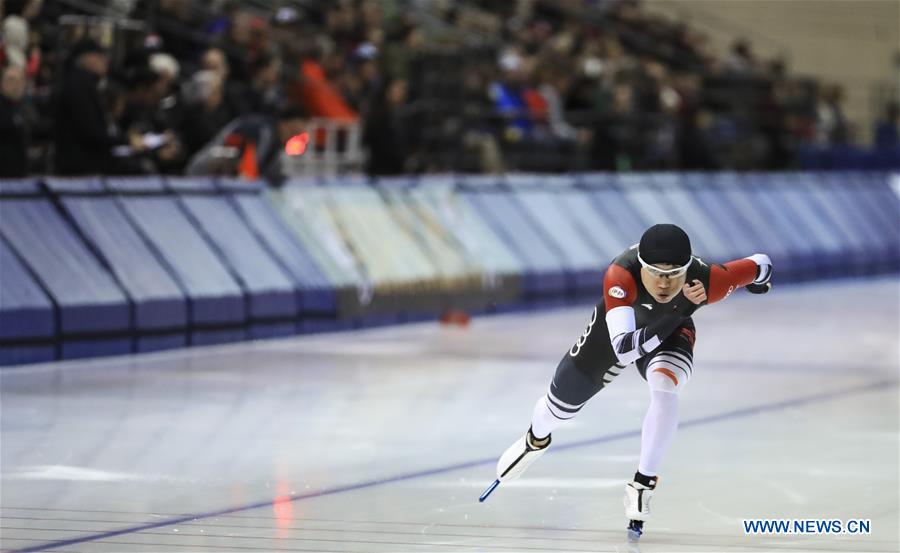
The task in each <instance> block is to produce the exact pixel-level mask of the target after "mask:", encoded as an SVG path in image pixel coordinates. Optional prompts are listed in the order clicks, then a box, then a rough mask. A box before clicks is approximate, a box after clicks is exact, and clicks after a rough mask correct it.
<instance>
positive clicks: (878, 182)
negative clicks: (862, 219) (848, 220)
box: [852, 172, 900, 243]
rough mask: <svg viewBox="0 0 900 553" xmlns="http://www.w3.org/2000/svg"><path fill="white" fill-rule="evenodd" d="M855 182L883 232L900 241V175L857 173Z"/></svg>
mask: <svg viewBox="0 0 900 553" xmlns="http://www.w3.org/2000/svg"><path fill="white" fill-rule="evenodd" d="M852 175H853V181H855V182H856V183H857V184H858V185H859V186H860V188H861V189H862V191H863V194H862V196H861V198H860V199H861V200H862V201H864V202H866V205H867V206H868V210H869V212H870V213H871V216H872V217H874V218H877V219H878V220H879V226H880V227H881V228H882V229H883V231H882V232H884V233H886V234H887V235H888V236H891V237H893V238H894V241H895V243H896V242H897V241H898V240H900V198H898V196H897V194H898V190H897V186H898V184H897V182H898V180H900V174H898V173H893V174H892V173H878V172H870V173H855V174H852Z"/></svg>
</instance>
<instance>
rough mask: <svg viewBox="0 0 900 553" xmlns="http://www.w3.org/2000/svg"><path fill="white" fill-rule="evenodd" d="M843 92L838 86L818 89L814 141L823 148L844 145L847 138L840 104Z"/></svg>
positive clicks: (847, 133)
mask: <svg viewBox="0 0 900 553" xmlns="http://www.w3.org/2000/svg"><path fill="white" fill-rule="evenodd" d="M843 101H844V91H843V89H842V88H841V87H840V86H838V85H827V86H823V87H822V88H820V89H819V99H818V103H817V104H816V141H817V142H818V143H819V144H820V145H823V146H829V145H836V144H844V143H846V142H847V138H848V137H849V130H848V128H847V119H846V118H845V117H844V109H843V107H842V105H841V104H842V103H843Z"/></svg>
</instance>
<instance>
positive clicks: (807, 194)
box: [787, 173, 878, 276]
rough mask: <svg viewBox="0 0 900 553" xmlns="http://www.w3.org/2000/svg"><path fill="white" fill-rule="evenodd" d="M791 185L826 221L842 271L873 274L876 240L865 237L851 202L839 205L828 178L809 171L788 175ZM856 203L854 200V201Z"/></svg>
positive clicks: (875, 262) (845, 272)
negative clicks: (854, 216) (838, 246)
mask: <svg viewBox="0 0 900 553" xmlns="http://www.w3.org/2000/svg"><path fill="white" fill-rule="evenodd" d="M787 178H788V179H789V182H790V185H791V186H792V187H796V188H797V189H798V191H799V192H800V193H801V194H802V195H803V197H804V198H805V199H806V202H807V204H808V205H809V206H811V207H813V208H814V209H815V210H816V214H817V218H818V219H820V220H821V221H822V222H823V223H824V224H826V225H827V226H828V228H829V230H830V231H831V233H832V234H833V235H834V236H835V238H836V239H837V240H838V242H839V244H840V247H841V252H842V258H843V272H844V274H845V275H846V276H852V275H865V274H872V273H875V272H878V271H877V268H876V265H877V255H876V254H875V250H876V249H877V242H872V241H871V240H869V239H867V238H866V232H865V230H864V229H863V228H861V227H860V226H859V225H858V224H857V223H856V221H855V220H854V218H853V216H852V215H853V212H852V211H851V207H850V206H846V205H841V204H840V202H839V201H838V197H837V194H836V193H835V192H834V191H833V190H832V188H831V187H830V186H829V185H828V183H827V182H824V181H823V180H821V179H819V178H817V177H816V176H815V175H810V174H808V173H796V174H791V175H788V176H787ZM854 203H855V202H854Z"/></svg>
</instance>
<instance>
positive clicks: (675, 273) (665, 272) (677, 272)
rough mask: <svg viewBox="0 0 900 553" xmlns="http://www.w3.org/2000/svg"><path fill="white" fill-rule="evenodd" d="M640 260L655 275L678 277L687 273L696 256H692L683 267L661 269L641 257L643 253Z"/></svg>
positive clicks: (639, 255)
mask: <svg viewBox="0 0 900 553" xmlns="http://www.w3.org/2000/svg"><path fill="white" fill-rule="evenodd" d="M638 261H640V262H641V267H643V268H645V269H647V271H648V272H649V273H650V274H651V275H653V276H657V277H667V278H678V277H680V276H682V275H685V274H687V270H688V267H690V266H691V263H693V262H694V258H693V257H692V258H690V259H689V260H688V262H687V263H685V264H684V265H682V266H681V267H675V268H674V269H660V268H659V267H654V266H653V265H651V264H649V263H647V262H646V261H644V260H643V259H641V254H638Z"/></svg>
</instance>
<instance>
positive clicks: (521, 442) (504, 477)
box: [497, 429, 550, 482]
mask: <svg viewBox="0 0 900 553" xmlns="http://www.w3.org/2000/svg"><path fill="white" fill-rule="evenodd" d="M530 433H531V429H529V430H528V432H526V433H525V435H524V436H522V437H521V438H519V439H518V440H516V441H515V442H513V444H512V445H511V446H509V448H508V449H507V450H506V451H505V452H504V453H503V455H501V456H500V460H499V461H497V479H498V480H500V481H501V482H508V481H510V480H515V479H516V478H518V477H519V476H522V473H523V472H525V469H527V468H528V467H530V466H531V463H533V462H535V461H537V459H538V457H540V456H541V455H543V454H544V452H545V451H547V448H548V447H549V446H550V442H549V441H548V442H547V445H545V446H544V447H542V448H540V449H535V448H534V447H533V446H532V445H531V443H530V442H529V440H528V435H529V434H530Z"/></svg>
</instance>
